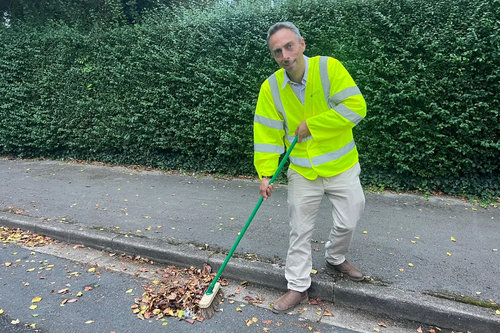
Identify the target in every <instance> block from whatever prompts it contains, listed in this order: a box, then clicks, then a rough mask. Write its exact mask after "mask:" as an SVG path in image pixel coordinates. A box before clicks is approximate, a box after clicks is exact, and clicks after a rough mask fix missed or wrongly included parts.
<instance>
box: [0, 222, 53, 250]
mask: <svg viewBox="0 0 500 333" xmlns="http://www.w3.org/2000/svg"><path fill="white" fill-rule="evenodd" d="M0 241H1V242H2V243H16V244H19V245H22V246H27V247H37V246H45V245H48V244H54V243H58V241H57V240H55V239H53V238H50V237H47V236H43V235H39V234H36V233H34V232H31V231H26V230H21V229H19V228H18V229H13V228H7V227H0Z"/></svg>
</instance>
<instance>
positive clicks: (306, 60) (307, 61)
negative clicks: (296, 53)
mask: <svg viewBox="0 0 500 333" xmlns="http://www.w3.org/2000/svg"><path fill="white" fill-rule="evenodd" d="M303 57H304V60H305V62H306V69H305V70H304V77H303V78H302V82H301V84H303V85H305V84H306V82H307V71H308V69H309V57H306V56H305V55H303ZM289 81H290V82H293V81H292V80H290V78H289V77H288V74H287V73H286V71H285V80H284V81H283V86H282V87H281V89H284V88H285V86H286V84H287V83H288V82H289Z"/></svg>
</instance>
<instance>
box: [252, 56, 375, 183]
mask: <svg viewBox="0 0 500 333" xmlns="http://www.w3.org/2000/svg"><path fill="white" fill-rule="evenodd" d="M284 79H285V71H284V70H283V69H280V70H278V71H276V72H275V73H274V74H273V75H271V76H270V77H269V78H268V79H267V80H266V81H265V82H264V83H263V84H262V86H261V89H260V93H259V98H258V101H257V107H256V110H255V117H254V164H255V168H256V169H257V173H258V174H259V177H261V178H262V176H272V175H273V174H274V173H275V172H276V170H277V168H278V159H279V156H280V155H281V154H282V153H284V152H285V146H286V148H287V149H288V148H289V147H290V144H291V143H292V142H293V140H294V139H295V130H296V129H297V127H298V126H299V124H300V123H301V122H302V121H303V120H306V121H307V126H308V128H309V131H310V132H311V135H310V136H309V137H307V138H304V139H303V140H302V142H301V143H297V144H296V145H295V148H294V149H293V151H292V153H291V154H290V168H291V169H293V170H295V171H297V172H298V173H300V174H301V175H302V176H304V177H305V178H307V179H310V180H313V179H316V178H317V177H318V176H321V177H332V176H335V175H337V174H340V173H342V172H344V171H345V170H347V169H349V168H351V167H352V166H354V165H355V164H356V163H357V162H358V151H357V149H356V144H355V142H354V139H353V134H352V128H353V127H354V126H356V125H357V124H358V123H359V122H360V121H361V120H363V118H364V117H365V116H366V102H365V100H364V98H363V96H362V95H361V92H360V90H359V88H358V87H357V86H356V84H355V83H354V80H353V79H352V78H351V76H350V75H349V73H348V72H347V70H346V69H345V68H344V66H343V65H342V64H341V63H340V61H338V60H337V59H334V58H330V57H313V58H309V68H308V73H307V78H306V80H307V83H306V90H305V101H304V105H302V103H301V102H300V101H299V100H298V98H297V97H296V95H295V93H294V92H293V90H292V88H291V87H290V85H288V84H287V85H286V86H285V87H284V88H282V87H283V82H284ZM283 143H284V144H285V146H284V144H283Z"/></svg>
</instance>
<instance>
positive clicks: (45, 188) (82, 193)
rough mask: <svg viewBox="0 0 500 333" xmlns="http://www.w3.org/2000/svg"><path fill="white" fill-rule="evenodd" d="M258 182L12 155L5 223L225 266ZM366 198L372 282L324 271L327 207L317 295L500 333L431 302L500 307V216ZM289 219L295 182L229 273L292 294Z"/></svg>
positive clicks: (4, 178) (456, 308)
mask: <svg viewBox="0 0 500 333" xmlns="http://www.w3.org/2000/svg"><path fill="white" fill-rule="evenodd" d="M258 187H259V183H258V182H256V181H252V180H243V179H232V180H225V179H216V178H212V177H201V176H199V175H198V176H195V175H191V176H188V175H172V174H167V173H162V172H158V171H138V170H132V169H126V168H122V167H104V166H95V165H81V164H71V163H65V162H61V161H19V160H9V159H0V210H1V211H2V212H0V225H3V226H7V227H19V228H23V229H28V230H33V231H35V232H38V233H41V234H45V235H48V236H52V237H54V238H57V239H60V240H63V241H67V242H70V243H77V244H84V245H87V246H92V247H95V248H99V249H108V250H112V251H117V252H125V253H131V254H140V255H141V256H143V257H147V258H150V259H152V260H155V261H158V262H164V263H168V264H174V265H179V266H198V267H201V266H202V265H203V263H204V262H209V263H211V264H212V266H213V267H214V268H218V267H219V266H220V264H221V263H222V261H223V260H224V258H225V256H224V255H223V253H225V252H227V251H228V250H229V249H230V248H231V246H232V244H233V243H234V241H235V240H236V238H237V235H238V232H239V231H240V230H241V229H242V227H243V225H244V224H245V222H246V221H247V219H248V216H249V215H250V213H251V212H252V210H253V208H254V206H255V204H256V203H257V201H258V199H259V196H258ZM366 199H367V201H366V209H365V213H364V215H363V217H362V219H361V220H360V222H359V224H358V228H357V230H356V233H355V237H354V240H353V244H352V246H351V251H350V253H349V255H348V259H349V260H350V261H351V262H352V263H354V264H355V265H356V266H358V267H359V268H360V269H361V270H362V271H363V273H364V274H365V275H366V276H368V277H367V278H366V279H365V280H366V281H365V282H361V283H353V282H350V281H347V280H345V279H341V278H339V277H338V276H333V277H332V276H330V275H328V274H326V272H325V271H324V245H325V244H324V243H325V241H326V235H328V233H329V229H330V225H331V212H330V209H329V207H328V202H327V201H326V200H324V201H323V203H322V205H321V209H320V213H319V216H318V222H317V228H316V230H315V234H314V236H313V240H312V247H313V249H314V251H313V268H314V270H316V271H317V274H313V286H312V287H311V290H310V294H311V296H312V297H319V298H322V299H324V300H328V301H333V302H336V303H339V304H344V305H347V306H352V307H356V308H359V309H363V310H367V311H371V312H376V313H384V314H389V315H391V316H392V317H394V318H404V319H409V320H415V321H419V322H424V323H428V324H431V325H436V326H439V327H442V328H450V329H455V330H463V331H467V330H469V331H471V332H500V315H497V314H496V313H495V310H494V309H489V308H485V307H481V306H476V305H471V304H464V303H460V302H457V301H452V300H449V299H443V298H438V297H436V296H431V295H436V294H437V293H440V292H446V296H447V297H449V298H460V296H465V297H467V301H468V302H469V303H470V302H471V301H477V302H482V304H488V303H492V302H493V303H498V302H499V301H500V286H499V284H498V275H499V273H500V268H499V267H500V265H499V264H500V257H499V255H500V254H499V253H498V248H500V241H499V238H498V230H499V227H500V209H495V208H493V207H489V208H487V209H485V208H482V207H480V206H472V205H470V204H467V203H463V202H462V201H459V200H456V199H444V198H438V197H432V198H430V199H429V200H426V199H424V198H422V197H420V196H414V195H397V194H389V193H385V194H378V193H366ZM9 207H11V208H9ZM16 211H17V213H18V214H16V213H15V212H16ZM287 223H288V222H287V204H286V185H278V186H277V187H276V189H275V191H274V194H273V196H272V198H271V199H269V200H268V201H265V202H264V203H263V205H262V207H261V208H260V210H259V212H258V213H257V215H256V216H255V218H254V220H253V221H252V224H251V225H250V228H249V229H248V231H247V233H246V234H245V236H244V237H243V239H242V241H241V243H240V245H239V246H238V248H237V250H236V254H235V256H233V258H232V259H231V261H230V262H229V265H228V266H227V267H226V269H225V271H224V274H223V276H226V277H228V278H232V279H236V280H246V281H249V282H251V283H255V284H259V285H262V286H267V287H272V288H274V289H278V290H285V289H286V281H285V279H284V270H283V265H284V262H285V257H286V249H287V245H288V232H289V228H288V224H287ZM495 250H496V251H495ZM410 264H411V265H410Z"/></svg>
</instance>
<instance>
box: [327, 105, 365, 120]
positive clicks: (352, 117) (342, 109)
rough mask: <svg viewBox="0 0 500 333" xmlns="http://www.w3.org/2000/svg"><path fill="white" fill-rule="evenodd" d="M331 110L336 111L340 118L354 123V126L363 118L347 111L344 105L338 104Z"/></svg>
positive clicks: (349, 110)
mask: <svg viewBox="0 0 500 333" xmlns="http://www.w3.org/2000/svg"><path fill="white" fill-rule="evenodd" d="M332 109H334V110H335V111H337V113H338V114H340V115H341V116H342V117H344V118H346V119H347V120H349V121H350V122H352V123H354V124H355V125H357V124H358V123H359V122H360V121H361V120H363V117H361V116H360V115H359V114H357V113H356V112H354V111H352V110H351V109H349V108H348V107H347V106H345V105H344V104H338V105H337V106H334V107H333V108H332Z"/></svg>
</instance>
